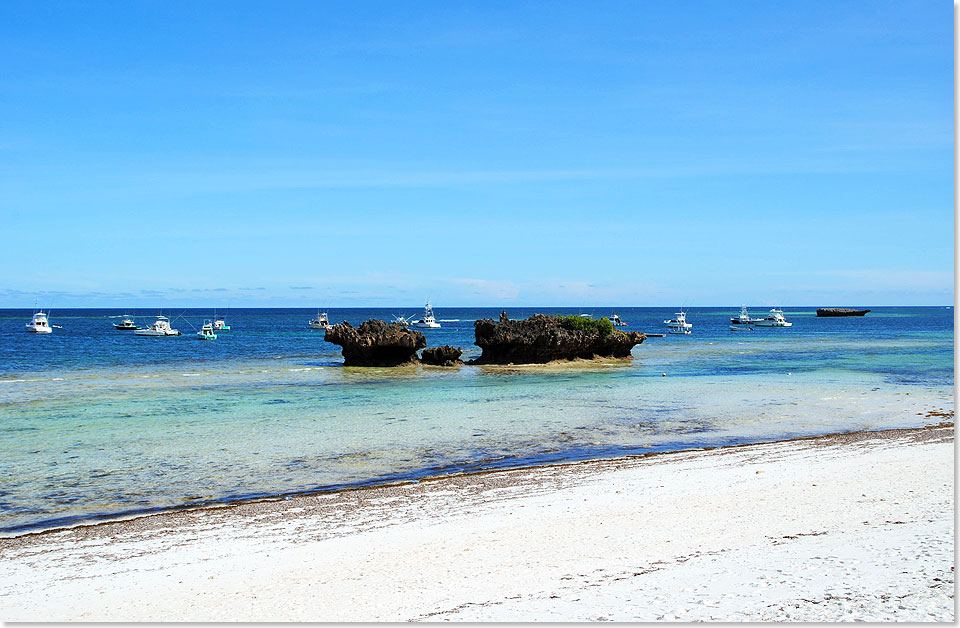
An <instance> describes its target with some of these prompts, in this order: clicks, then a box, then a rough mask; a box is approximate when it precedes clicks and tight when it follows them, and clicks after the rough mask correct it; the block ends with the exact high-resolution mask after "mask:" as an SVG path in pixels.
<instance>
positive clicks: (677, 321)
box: [663, 310, 693, 334]
mask: <svg viewBox="0 0 960 628" xmlns="http://www.w3.org/2000/svg"><path fill="white" fill-rule="evenodd" d="M673 316H674V318H671V319H669V320H665V321H663V322H664V324H665V325H666V326H667V327H669V329H668V330H667V332H668V333H671V334H689V333H691V330H692V329H693V324H692V323H688V322H687V313H686V312H684V311H683V310H680V311H679V312H677V313H676V314H674V315H673Z"/></svg>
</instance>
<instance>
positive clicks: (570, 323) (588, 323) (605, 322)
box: [557, 314, 613, 338]
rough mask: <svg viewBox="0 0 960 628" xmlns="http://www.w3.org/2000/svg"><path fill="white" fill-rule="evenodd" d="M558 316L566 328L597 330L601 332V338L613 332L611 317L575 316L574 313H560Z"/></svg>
mask: <svg viewBox="0 0 960 628" xmlns="http://www.w3.org/2000/svg"><path fill="white" fill-rule="evenodd" d="M557 318H558V319H559V320H560V324H561V325H562V326H563V328H564V329H574V330H576V331H595V332H598V333H599V334H600V337H601V338H606V337H607V336H609V335H610V334H612V333H613V323H611V322H610V319H609V318H600V319H594V318H585V317H583V316H573V315H567V316H564V315H561V314H558V315H557Z"/></svg>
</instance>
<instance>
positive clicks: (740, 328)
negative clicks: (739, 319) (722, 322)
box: [730, 325, 753, 331]
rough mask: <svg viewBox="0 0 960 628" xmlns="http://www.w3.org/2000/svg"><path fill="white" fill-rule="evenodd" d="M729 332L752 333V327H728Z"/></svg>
mask: <svg viewBox="0 0 960 628" xmlns="http://www.w3.org/2000/svg"><path fill="white" fill-rule="evenodd" d="M730 331H753V327H749V326H747V325H730Z"/></svg>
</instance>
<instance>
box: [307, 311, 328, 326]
mask: <svg viewBox="0 0 960 628" xmlns="http://www.w3.org/2000/svg"><path fill="white" fill-rule="evenodd" d="M331 327H333V325H331V324H330V321H328V320H327V313H326V312H321V311H320V310H317V317H316V318H315V319H313V320H312V321H310V329H330V328H331Z"/></svg>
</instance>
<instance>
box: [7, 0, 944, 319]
mask: <svg viewBox="0 0 960 628" xmlns="http://www.w3.org/2000/svg"><path fill="white" fill-rule="evenodd" d="M350 4H351V3H332V2H329V3H324V2H302V3H300V2H278V3H268V4H265V3H261V2H256V3H255V2H235V1H230V2H212V1H211V2H198V3H169V2H159V1H158V2H115V3H110V2H95V3H80V2H76V3H61V2H26V1H24V2H6V3H3V4H0V225H2V230H0V307H30V306H32V305H33V304H34V302H35V301H38V302H39V303H40V304H41V305H42V306H44V307H53V308H63V307H84V306H89V307H126V308H135V307H140V308H146V307H154V306H156V307H189V306H217V307H222V306H226V305H230V306H232V307H243V306H310V307H313V306H321V305H322V306H324V307H351V306H381V305H382V306H401V305H402V306H415V305H418V304H420V303H422V302H423V300H424V299H426V298H430V299H432V300H433V302H434V303H435V304H436V305H438V306H456V305H462V306H471V305H490V306H501V305H504V306H505V305H569V306H592V305H623V306H646V305H662V306H672V305H686V306H695V305H727V304H729V305H731V306H738V305H739V304H740V303H748V304H756V305H768V304H769V305H791V304H797V305H799V304H807V305H858V304H862V305H897V304H916V305H927V304H950V303H952V302H953V260H954V254H953V232H954V229H953V223H954V211H953V89H952V87H953V85H952V79H953V28H952V22H953V13H952V11H953V7H952V6H951V5H950V4H947V3H944V2H934V1H927V2H909V1H905V2H880V1H877V2H859V1H858V2H799V1H797V2H766V1H764V2H728V1H725V2H696V3H673V2H639V1H628V2H604V3H585V2H569V3H563V2H559V3H554V2H550V3H548V2H544V3H539V2H521V3H518V2H482V3H481V2H469V3H462V2H400V3H398V2H364V3H356V6H350Z"/></svg>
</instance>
